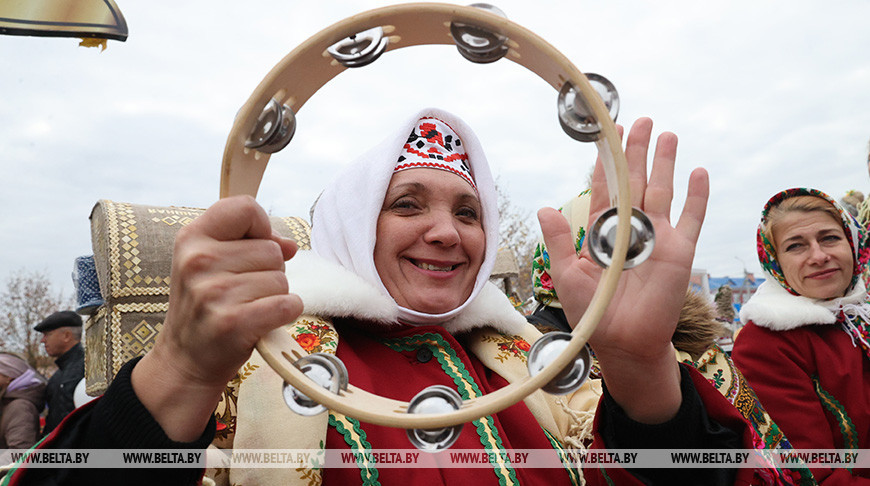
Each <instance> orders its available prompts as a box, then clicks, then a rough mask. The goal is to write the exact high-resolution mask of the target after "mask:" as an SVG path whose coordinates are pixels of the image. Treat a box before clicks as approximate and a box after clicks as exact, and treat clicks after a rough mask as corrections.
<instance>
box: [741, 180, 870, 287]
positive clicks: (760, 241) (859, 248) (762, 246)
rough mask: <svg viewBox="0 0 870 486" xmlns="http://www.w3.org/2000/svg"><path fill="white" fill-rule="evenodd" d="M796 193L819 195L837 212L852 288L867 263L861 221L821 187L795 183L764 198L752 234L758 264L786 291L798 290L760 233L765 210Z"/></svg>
mask: <svg viewBox="0 0 870 486" xmlns="http://www.w3.org/2000/svg"><path fill="white" fill-rule="evenodd" d="M797 196H813V197H817V198H819V199H823V200H825V201H826V202H828V203H830V204H831V206H833V207H834V209H836V210H837V212H838V213H839V214H840V223H841V224H842V225H843V232H844V233H845V234H846V240H847V241H848V242H849V246H850V247H851V248H852V257H853V263H854V271H853V275H852V283H851V284H850V286H849V288H850V289H851V288H853V287H854V286H855V283H856V282H857V281H858V278H859V277H860V276H861V274H862V273H863V272H864V268H865V267H866V266H867V262H868V260H870V248H867V241H866V238H865V232H864V230H863V229H862V228H861V225H859V224H858V222H857V221H856V220H855V218H854V217H853V216H852V215H851V214H849V213H848V212H847V211H846V210H845V209H843V207H842V206H840V204H839V203H837V201H836V200H834V199H833V198H832V197H831V196H829V195H827V194H825V193H824V192H822V191H819V190H817V189H808V188H802V187H796V188H792V189H786V190H784V191H781V192H779V193H777V194H774V196H773V197H771V198H770V200H769V201H767V204H765V205H764V210H763V211H762V212H761V223H759V225H758V232H757V234H756V241H757V245H756V249H757V251H758V262H759V263H761V268H763V269H764V270H765V271H766V272H767V273H768V274H770V275H771V276H772V277H773V278H774V279H776V281H777V282H778V283H779V284H780V285H781V286H782V288H784V289H786V290H787V291H789V293H791V294H794V295H800V294H798V293H797V292H796V291H795V290H794V289H793V288H791V286H790V285H789V284H788V282H786V280H785V274H784V273H783V272H782V267H781V266H780V264H779V261H777V258H776V250H775V249H774V247H773V242H771V241H770V240H769V239H768V238H767V235H765V234H764V226H765V225H766V224H767V220H768V214H769V213H770V210H771V209H772V208H774V207H776V206H778V205H779V204H780V203H781V202H783V201H784V200H786V199H789V198H792V197H797Z"/></svg>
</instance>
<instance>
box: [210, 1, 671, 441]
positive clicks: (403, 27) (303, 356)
mask: <svg viewBox="0 0 870 486" xmlns="http://www.w3.org/2000/svg"><path fill="white" fill-rule="evenodd" d="M426 44H455V45H456V46H457V48H458V50H459V53H460V54H461V55H462V57H464V58H466V59H468V60H470V61H472V62H478V63H490V62H494V61H497V60H499V59H501V58H505V59H508V60H511V61H513V62H516V63H518V64H520V65H522V66H525V67H526V68H528V69H529V70H530V71H532V72H534V73H535V74H537V75H538V76H540V77H541V78H543V79H544V80H545V81H546V82H547V83H549V84H550V85H551V86H553V87H554V88H555V89H556V90H557V91H558V92H559V98H558V116H559V120H560V123H561V125H562V127H563V128H564V129H565V132H566V133H568V135H570V136H571V137H572V138H574V139H577V140H580V141H587V142H594V143H595V144H596V146H597V148H598V152H599V157H600V159H601V161H602V163H603V167H604V171H605V175H606V178H607V187H608V192H609V196H610V201H611V206H612V208H611V209H610V210H608V211H606V212H605V213H604V214H603V215H602V216H600V217H599V218H598V220H596V221H595V223H593V224H592V225H591V226H590V228H589V233H588V236H587V240H588V241H589V245H590V252H591V254H592V255H593V258H594V259H595V260H596V261H597V262H598V263H599V264H601V265H602V266H603V267H604V268H605V270H604V272H603V273H602V275H601V278H600V280H599V283H598V286H597V288H596V291H595V293H594V295H593V298H592V300H591V302H590V305H589V307H588V308H587V310H586V312H585V314H584V315H583V317H582V319H581V320H580V322H579V323H578V324H577V325H576V326H575V328H574V330H573V332H572V333H570V334H568V333H549V334H546V335H545V336H544V337H543V338H541V339H539V340H538V341H537V342H535V343H534V345H533V346H532V348H531V350H530V351H529V358H528V363H529V376H528V377H527V378H525V379H523V380H521V381H519V382H515V383H512V384H510V385H508V386H506V387H504V388H502V389H500V390H498V391H495V392H493V393H489V394H487V395H484V396H481V397H478V398H474V399H471V400H465V401H463V400H462V399H461V398H460V397H459V395H458V394H457V393H456V392H455V391H453V390H451V389H449V388H447V387H443V386H435V387H429V388H427V389H425V390H422V391H421V392H420V393H419V394H418V395H417V396H416V397H415V398H414V399H412V400H411V401H410V402H401V401H397V400H393V399H389V398H385V397H382V396H379V395H374V394H372V393H369V392H367V391H365V390H362V389H360V388H357V387H354V386H353V385H350V384H348V376H347V371H346V370H345V369H344V366H343V365H342V364H341V362H340V361H339V360H338V358H336V357H335V356H333V355H324V354H313V355H308V354H307V353H306V352H305V351H304V350H303V349H302V348H301V347H300V346H299V345H298V343H296V341H295V340H293V339H292V338H291V337H290V335H289V334H288V333H287V332H286V331H285V330H283V329H278V330H275V331H272V332H271V333H269V334H268V335H266V336H265V337H264V338H263V339H261V340H260V342H259V343H258V344H257V350H258V351H259V352H260V354H261V355H262V356H263V358H264V359H265V360H266V362H267V363H269V365H270V366H271V367H272V368H273V369H274V370H275V371H276V372H277V373H278V374H279V375H281V377H282V378H283V379H284V380H285V381H286V383H287V384H288V386H285V400H286V401H287V403H288V405H289V406H290V407H291V408H292V409H293V410H294V411H296V412H299V413H302V414H309V415H310V414H314V413H320V412H322V411H324V410H326V409H331V410H335V411H337V412H340V413H342V414H344V415H347V416H350V417H354V418H356V419H358V420H360V421H363V422H370V423H373V424H378V425H385V426H390V427H399V428H404V429H407V430H408V433H409V437H410V439H411V441H412V442H413V443H414V444H415V445H416V446H417V447H419V448H421V449H424V450H439V449H443V448H446V447H449V446H450V444H452V442H453V439H454V438H455V436H456V435H457V434H458V429H459V428H461V424H463V423H465V422H469V421H472V420H475V419H477V418H480V417H482V416H485V415H489V414H493V413H496V412H498V411H500V410H503V409H505V408H507V407H509V406H511V405H513V404H515V403H517V402H519V401H520V400H522V399H523V398H525V397H526V396H527V395H529V394H530V393H532V392H534V391H536V390H538V389H539V388H543V389H544V390H545V391H548V392H550V393H557V394H565V393H569V392H571V391H573V390H576V389H577V388H578V387H579V386H580V385H581V384H582V383H583V381H584V380H585V378H586V377H587V376H588V372H589V354H588V350H587V349H586V347H585V343H586V341H587V340H588V339H589V336H590V335H591V334H592V332H593V331H594V330H595V327H596V325H597V324H598V321H599V320H600V319H601V316H602V315H603V314H604V312H605V310H606V308H607V305H608V303H609V302H610V299H611V298H612V296H613V293H614V291H615V289H616V286H617V282H618V281H619V278H620V275H621V272H622V270H623V269H624V268H629V267H630V266H634V265H636V264H638V263H640V262H641V261H642V260H644V259H646V257H647V256H648V255H649V254H650V253H651V251H652V246H653V239H654V237H653V231H652V225H651V224H650V223H649V220H648V219H647V218H646V217H645V216H644V215H643V213H641V212H640V211H638V210H637V209H634V210H633V209H632V207H631V198H630V196H629V182H628V170H627V163H626V158H625V154H624V152H623V150H622V146H621V140H620V137H619V135H618V134H617V131H616V126H615V124H614V120H615V118H616V112H617V111H618V104H619V100H618V96H617V94H616V90H615V89H614V88H613V86H612V85H611V84H610V83H609V82H608V81H607V80H606V79H604V78H603V77H601V76H598V75H592V74H589V75H583V74H582V73H581V72H580V71H579V70H578V69H577V68H576V67H574V65H573V64H571V62H570V61H569V60H568V59H567V58H565V56H563V55H562V54H561V53H560V52H559V51H557V50H556V49H555V48H553V47H552V46H551V45H550V44H548V43H547V42H545V41H544V40H542V39H541V38H540V37H538V36H537V35H535V34H533V33H532V32H530V31H528V30H527V29H525V28H523V27H521V26H519V25H517V24H515V23H513V22H511V21H509V20H507V19H506V18H504V16H503V15H502V14H501V12H500V11H498V9H496V8H494V7H491V6H489V5H485V4H475V5H472V6H468V7H462V6H456V5H449V4H438V3H414V4H403V5H396V6H391V7H384V8H379V9H375V10H370V11H368V12H364V13H361V14H359V15H355V16H353V17H350V18H348V19H345V20H343V21H341V22H338V23H336V24H334V25H332V26H331V27H328V28H326V29H324V30H322V31H321V32H319V33H317V34H316V35H314V36H313V37H311V38H310V39H308V40H307V41H305V42H304V43H303V44H302V45H300V46H299V47H297V48H296V49H295V50H293V51H292V52H291V53H290V54H288V55H287V56H286V57H285V58H284V59H283V60H281V62H280V63H278V65H277V66H275V68H273V69H272V71H271V72H269V74H268V75H267V76H266V77H265V79H264V80H263V81H262V82H261V83H260V85H259V86H258V87H257V89H256V90H255V91H254V93H253V94H252V95H251V97H250V98H249V99H248V101H247V102H246V103H245V105H244V106H243V107H242V109H241V110H240V112H239V114H238V116H237V118H236V122H235V124H234V125H233V128H232V131H231V132H230V135H229V139H228V141H227V145H226V149H225V152H224V159H223V167H222V172H221V197H228V196H234V195H240V194H249V195H252V196H256V193H257V189H258V187H259V185H260V180H261V179H262V176H263V172H264V171H265V169H266V164H267V163H268V161H269V157H270V154H271V153H274V152H277V151H279V150H281V149H282V148H283V147H284V146H286V145H287V143H288V142H289V141H290V139H291V138H292V136H293V133H294V132H295V123H296V121H295V114H296V113H298V112H299V110H300V109H301V108H302V105H303V104H304V103H305V102H306V101H307V100H308V99H309V98H310V97H311V96H312V95H313V94H314V93H315V92H316V91H317V90H318V89H319V88H320V87H322V86H323V85H325V84H326V83H327V82H328V81H329V80H331V79H332V78H333V77H335V76H336V75H338V74H339V73H340V72H342V71H344V70H345V69H346V68H348V67H362V66H365V65H368V64H370V63H372V62H373V61H375V60H377V58H378V57H379V56H380V55H382V54H383V53H385V52H388V51H391V50H394V49H399V48H403V47H410V46H417V45H426ZM626 255H628V260H627V259H626V258H627V257H626Z"/></svg>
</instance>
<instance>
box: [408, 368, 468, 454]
mask: <svg viewBox="0 0 870 486" xmlns="http://www.w3.org/2000/svg"><path fill="white" fill-rule="evenodd" d="M461 406H462V397H460V396H459V393H457V392H456V390H454V389H452V388H449V387H446V386H444V385H432V386H430V387H427V388H425V389H423V391H421V392H420V393H418V394H416V395H415V396H414V398H412V399H411V401H410V402H409V406H408V413H447V412H453V411H454V410H459V407H461ZM460 432H462V424H460V425H454V426H453V427H444V428H439V429H408V430H407V433H408V440H410V441H411V444H413V445H414V447H416V448H417V449H420V450H421V451H424V452H438V451H443V450H445V449H448V448H450V446H452V445H453V443H454V442H456V439H458V438H459V433H460Z"/></svg>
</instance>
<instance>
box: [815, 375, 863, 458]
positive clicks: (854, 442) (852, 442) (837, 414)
mask: <svg viewBox="0 0 870 486" xmlns="http://www.w3.org/2000/svg"><path fill="white" fill-rule="evenodd" d="M813 386H814V387H815V389H816V395H818V396H819V400H821V402H822V406H824V407H825V408H826V409H827V410H828V411H829V412H831V415H833V416H834V419H835V420H836V421H837V423H838V424H839V425H840V433H841V434H843V446H844V447H845V448H846V449H857V448H858V431H856V430H855V424H853V423H852V419H851V418H849V414H847V413H846V407H844V406H843V405H841V404H840V402H838V401H837V399H836V398H834V396H833V395H831V394H830V393H828V392H827V391H825V390H824V389H823V388H822V384H821V383H820V382H819V376H818V375H813ZM848 469H849V470H851V469H852V468H848Z"/></svg>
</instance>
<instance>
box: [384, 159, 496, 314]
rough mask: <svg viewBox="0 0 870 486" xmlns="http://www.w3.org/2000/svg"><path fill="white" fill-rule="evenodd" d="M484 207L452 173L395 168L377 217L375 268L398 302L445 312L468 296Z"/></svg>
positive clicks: (481, 245)
mask: <svg viewBox="0 0 870 486" xmlns="http://www.w3.org/2000/svg"><path fill="white" fill-rule="evenodd" d="M482 214H483V210H482V208H481V207H480V200H479V199H478V197H477V194H475V191H474V188H473V187H472V186H470V185H469V184H467V183H466V182H465V181H464V180H462V179H460V178H458V177H456V176H454V175H451V174H450V173H449V172H446V171H441V170H436V169H428V168H418V169H416V170H414V171H403V172H399V173H396V174H395V175H394V176H393V178H392V180H391V181H390V186H389V188H387V196H386V198H385V199H384V207H383V209H382V211H381V215H380V216H379V217H378V228H377V238H376V243H375V252H374V256H375V267H376V268H377V269H378V275H379V276H380V277H381V281H382V282H383V283H384V286H385V287H386V288H387V291H388V292H389V293H390V295H391V296H392V297H393V298H394V299H395V300H396V303H397V304H399V305H400V306H402V307H407V308H410V309H414V310H417V311H420V312H427V313H430V314H443V313H445V312H447V311H450V310H452V309H455V308H457V307H459V305H460V304H462V303H463V302H465V301H466V300H468V297H469V296H470V295H471V290H472V289H473V288H474V282H475V280H476V279H477V274H478V273H479V271H480V266H481V264H482V263H483V256H484V250H485V245H486V236H485V235H484V232H483V224H482V221H481V216H482Z"/></svg>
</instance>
